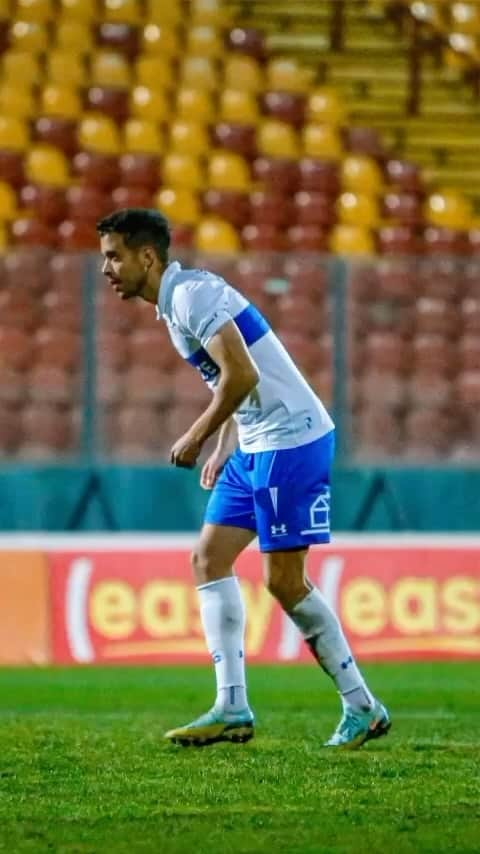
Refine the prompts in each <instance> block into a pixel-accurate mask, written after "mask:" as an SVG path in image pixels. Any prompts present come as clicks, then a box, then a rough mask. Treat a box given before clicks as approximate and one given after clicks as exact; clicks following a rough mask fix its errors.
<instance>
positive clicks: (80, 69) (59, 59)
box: [46, 50, 87, 86]
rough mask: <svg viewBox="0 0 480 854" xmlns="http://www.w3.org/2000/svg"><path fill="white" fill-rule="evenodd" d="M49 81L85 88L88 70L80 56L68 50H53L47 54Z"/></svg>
mask: <svg viewBox="0 0 480 854" xmlns="http://www.w3.org/2000/svg"><path fill="white" fill-rule="evenodd" d="M46 60H47V68H46V72H47V80H48V81H49V82H51V83H59V84H60V85H64V86H83V85H85V83H86V81H87V69H86V67H85V63H84V62H83V59H82V57H81V56H80V55H78V54H71V53H70V51H68V50H51V51H49V53H48V54H47V57H46Z"/></svg>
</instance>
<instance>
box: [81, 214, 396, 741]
mask: <svg viewBox="0 0 480 854" xmlns="http://www.w3.org/2000/svg"><path fill="white" fill-rule="evenodd" d="M97 230H98V232H99V234H100V245H101V251H102V254H103V258H104V263H103V268H102V272H103V274H104V275H105V276H106V278H107V279H108V280H109V282H110V284H111V285H112V287H113V288H114V289H115V291H117V293H118V294H119V295H120V296H121V298H122V299H125V300H127V299H132V298H133V297H140V298H141V299H144V300H146V301H147V302H150V303H152V304H153V305H155V306H156V312H157V318H158V319H162V320H164V321H165V323H166V324H167V327H168V330H169V333H170V337H171V339H172V342H173V344H174V346H175V347H176V349H177V350H178V351H179V353H180V355H181V356H182V357H183V358H184V359H186V360H187V361H188V362H190V364H191V365H192V366H193V367H194V368H197V370H199V371H200V373H201V375H202V377H203V379H204V380H205V382H206V383H207V384H208V385H209V387H210V388H211V390H212V392H213V396H212V400H211V402H210V404H209V406H208V407H207V408H206V409H205V411H204V412H203V413H202V415H200V417H199V418H198V419H197V420H196V421H195V423H194V424H192V426H191V427H190V429H189V430H188V431H187V432H186V433H185V435H183V436H181V437H180V438H179V439H178V440H177V441H176V442H175V444H174V445H173V447H172V449H171V462H172V463H173V464H174V465H176V466H184V467H188V468H191V467H193V466H195V464H196V462H197V459H198V456H199V454H200V451H201V449H202V446H203V444H204V442H205V441H206V439H208V437H209V436H211V435H212V434H214V433H216V432H217V431H218V441H217V445H216V448H215V450H214V451H213V453H212V454H211V456H210V457H209V459H208V460H207V461H206V463H205V464H204V466H203V469H202V472H201V478H200V480H201V484H202V486H203V487H204V488H205V489H212V490H213V491H212V493H211V496H210V500H209V502H208V505H207V508H206V513H205V520H204V525H203V528H202V531H201V533H200V538H199V541H198V544H197V545H196V547H195V548H194V550H193V553H192V566H193V573H194V578H195V583H196V585H197V590H198V595H199V599H200V615H201V620H202V625H203V629H204V632H205V638H206V643H207V647H208V649H209V652H210V654H211V656H212V659H213V662H214V665H215V674H216V683H217V696H216V700H215V703H214V705H213V707H212V708H211V709H210V710H209V711H207V713H206V714H203V715H201V716H200V717H199V718H197V719H196V720H194V721H192V722H191V723H189V724H186V725H184V726H179V727H177V728H175V729H172V730H170V731H169V732H167V733H166V738H167V739H169V740H170V741H172V742H174V743H177V744H182V745H190V744H195V745H205V744H212V743H214V742H217V741H232V742H241V741H248V739H250V738H251V737H252V736H253V728H254V715H253V713H252V711H251V708H250V705H249V702H248V698H247V689H246V679H245V655H244V628H245V614H244V606H243V602H242V598H241V593H240V587H239V584H238V580H237V578H236V576H235V575H234V572H233V565H234V563H235V559H236V558H237V557H238V555H239V554H240V553H241V552H242V551H243V549H244V548H245V547H246V546H248V544H249V543H250V542H251V541H252V540H253V539H254V537H255V536H258V540H259V547H260V551H261V553H262V558H263V571H264V579H265V584H266V586H267V588H268V590H269V591H270V592H271V593H272V594H273V596H274V597H275V598H276V599H277V600H278V602H279V603H280V605H281V607H282V608H283V609H284V610H285V611H286V613H287V614H288V615H289V616H290V617H291V619H292V620H293V622H294V623H295V624H296V626H297V627H298V629H299V630H300V632H301V634H302V635H303V637H304V639H305V641H306V643H307V644H308V646H309V648H310V650H311V651H312V653H313V655H314V656H315V658H316V659H317V661H318V663H319V664H320V666H321V667H322V668H323V670H324V671H325V672H326V673H327V674H328V675H329V676H330V677H331V679H332V680H333V683H334V684H335V686H336V688H337V690H338V692H339V694H340V697H341V700H342V704H343V714H342V716H341V720H340V722H339V724H338V726H337V728H336V730H335V732H334V733H333V735H332V736H331V738H330V739H329V740H328V741H327V742H326V745H327V746H332V747H339V748H356V747H359V746H360V745H361V744H363V743H364V742H365V741H367V740H368V739H371V738H377V737H378V736H381V735H385V734H386V733H387V732H388V729H389V727H390V719H389V716H388V713H387V710H386V709H385V707H384V706H383V705H382V704H381V703H380V702H379V701H378V700H377V699H376V698H375V697H374V696H373V695H372V694H371V692H370V691H369V689H368V687H367V685H366V683H365V680H364V678H363V677H362V675H361V673H360V671H359V669H358V667H357V665H356V663H355V660H354V658H353V656H352V653H351V650H350V648H349V646H348V643H347V641H346V639H345V636H344V634H343V631H342V628H341V626H340V623H339V621H338V619H337V617H336V616H335V614H334V613H333V612H332V610H331V609H330V607H329V606H328V604H327V602H326V601H325V599H324V598H323V596H322V594H321V593H320V591H319V590H318V589H317V588H316V587H314V585H313V584H312V583H311V581H310V580H309V579H308V577H307V575H306V570H305V558H306V555H307V551H308V547H309V546H310V545H312V544H314V543H327V542H329V540H330V523H329V511H330V467H331V463H332V458H333V452H334V425H333V422H332V420H331V419H330V416H329V415H328V413H327V411H326V410H325V408H324V406H323V405H322V403H321V402H320V400H319V399H318V398H317V397H316V395H315V394H314V392H313V390H312V389H311V388H310V386H309V385H308V383H307V382H306V381H305V379H304V378H303V376H302V375H301V373H300V372H299V370H298V369H297V367H296V366H295V364H294V362H293V361H292V359H291V358H290V356H289V355H288V353H287V351H286V350H285V348H284V347H283V345H282V344H281V343H280V341H279V339H278V338H277V337H276V335H275V333H274V332H273V331H272V330H271V328H270V326H269V325H268V323H267V321H266V320H265V319H264V317H263V316H262V315H261V314H260V312H259V311H258V310H257V309H256V308H255V306H254V305H253V304H252V303H249V302H248V301H247V299H245V297H243V296H242V295H241V294H240V293H239V292H238V291H237V290H235V289H234V288H233V287H232V286H231V285H229V284H228V283H227V282H226V281H224V280H223V279H222V278H221V277H220V276H217V275H215V274H214V273H210V272H207V271H205V270H188V269H182V267H181V266H180V264H179V263H178V262H177V261H173V262H171V263H169V259H168V248H169V243H170V234H169V227H168V222H167V220H166V219H165V217H164V216H163V215H162V214H161V213H160V212H158V211H155V210H146V209H137V208H130V209H126V210H119V211H116V212H114V213H112V214H111V215H110V216H107V217H105V218H104V219H102V220H101V221H100V222H98V223H97Z"/></svg>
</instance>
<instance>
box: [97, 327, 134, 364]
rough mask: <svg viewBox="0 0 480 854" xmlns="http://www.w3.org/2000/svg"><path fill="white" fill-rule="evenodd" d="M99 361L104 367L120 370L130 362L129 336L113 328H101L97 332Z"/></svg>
mask: <svg viewBox="0 0 480 854" xmlns="http://www.w3.org/2000/svg"><path fill="white" fill-rule="evenodd" d="M97 361H98V364H99V365H100V366H101V367H102V369H105V368H107V369H110V370H114V371H120V370H123V369H124V368H126V367H127V366H128V364H129V361H130V359H129V345H128V338H127V337H126V336H125V335H122V334H121V333H120V332H115V331H114V330H112V329H100V330H99V331H98V334H97Z"/></svg>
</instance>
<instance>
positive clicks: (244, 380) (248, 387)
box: [239, 362, 260, 395]
mask: <svg viewBox="0 0 480 854" xmlns="http://www.w3.org/2000/svg"><path fill="white" fill-rule="evenodd" d="M259 380H260V374H259V371H258V368H257V366H256V365H255V364H254V362H252V363H251V364H250V365H248V366H245V368H244V369H243V370H242V373H241V375H240V377H239V385H241V387H242V390H243V391H244V392H245V395H247V394H250V392H251V391H253V389H254V388H255V386H256V385H258V382H259Z"/></svg>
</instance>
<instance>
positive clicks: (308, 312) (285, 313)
mask: <svg viewBox="0 0 480 854" xmlns="http://www.w3.org/2000/svg"><path fill="white" fill-rule="evenodd" d="M278 311H279V325H280V326H281V327H282V329H284V330H285V331H289V332H298V333H299V334H303V335H304V336H305V337H307V338H308V337H309V336H310V335H311V336H316V337H318V336H319V335H320V334H321V333H322V332H323V326H324V313H323V310H322V305H321V304H319V303H318V302H314V301H313V300H311V299H309V297H307V296H300V295H299V294H295V295H293V296H292V295H290V294H285V295H284V296H280V297H278Z"/></svg>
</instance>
